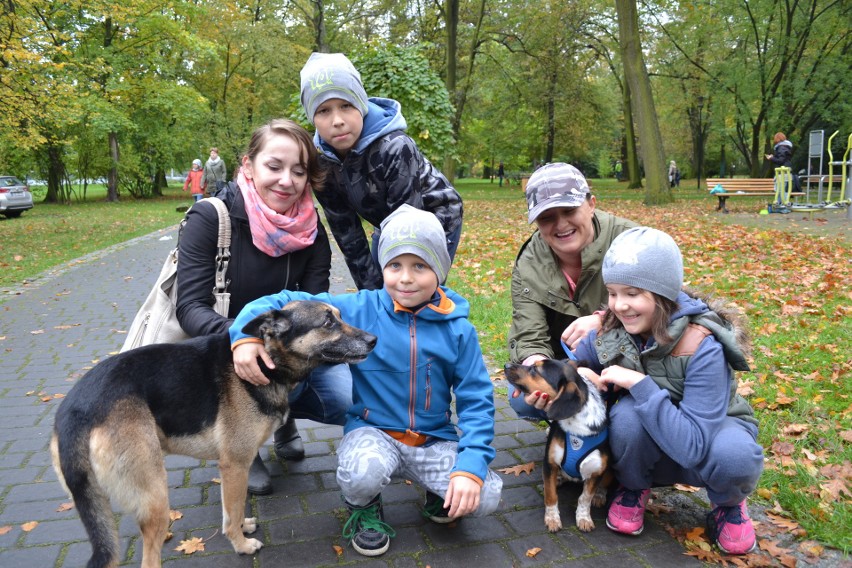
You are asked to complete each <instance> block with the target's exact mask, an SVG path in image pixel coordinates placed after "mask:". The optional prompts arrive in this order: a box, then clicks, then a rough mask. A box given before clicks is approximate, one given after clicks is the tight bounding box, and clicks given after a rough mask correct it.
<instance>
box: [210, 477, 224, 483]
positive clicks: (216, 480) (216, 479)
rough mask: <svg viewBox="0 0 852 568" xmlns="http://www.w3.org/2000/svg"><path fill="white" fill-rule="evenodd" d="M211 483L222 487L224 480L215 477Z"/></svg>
mask: <svg viewBox="0 0 852 568" xmlns="http://www.w3.org/2000/svg"><path fill="white" fill-rule="evenodd" d="M210 481H212V482H213V483H218V484H219V485H222V480H221V479H219V478H218V477H214V478H213V479H211V480H210Z"/></svg>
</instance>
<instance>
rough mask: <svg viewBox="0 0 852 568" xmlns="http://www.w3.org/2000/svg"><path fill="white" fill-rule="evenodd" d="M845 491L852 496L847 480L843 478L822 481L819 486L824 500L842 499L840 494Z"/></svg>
mask: <svg viewBox="0 0 852 568" xmlns="http://www.w3.org/2000/svg"><path fill="white" fill-rule="evenodd" d="M841 493H845V494H846V495H847V496H852V493H850V491H849V487H847V486H846V481H845V480H843V479H829V480H828V481H826V482H824V483H821V484H820V486H819V494H820V497H822V498H823V501H829V502H832V503H833V502H835V501H837V500H839V499H840V494H841Z"/></svg>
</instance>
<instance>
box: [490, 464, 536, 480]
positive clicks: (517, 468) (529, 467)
mask: <svg viewBox="0 0 852 568" xmlns="http://www.w3.org/2000/svg"><path fill="white" fill-rule="evenodd" d="M534 469H535V462H528V463H525V464H519V465H513V466H512V467H504V468H503V469H498V470H497V471H499V472H500V473H505V474H506V475H509V474H510V473H514V474H515V477H518V476H519V475H520V474H522V473H526V474H530V473H532V472H533V470H534Z"/></svg>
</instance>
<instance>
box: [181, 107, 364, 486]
mask: <svg viewBox="0 0 852 568" xmlns="http://www.w3.org/2000/svg"><path fill="white" fill-rule="evenodd" d="M321 183H322V172H321V170H320V168H319V164H318V163H317V153H316V148H314V145H313V143H312V141H311V136H310V134H308V132H307V131H306V130H305V129H304V128H302V127H301V126H299V125H298V124H296V123H294V122H292V121H290V120H281V119H277V120H272V121H270V122H269V123H268V124H265V125H264V126H261V127H260V128H258V129H256V130H255V131H254V133H253V134H252V137H251V140H250V142H249V145H248V149H247V150H246V153H245V155H244V156H243V158H242V163H241V165H240V169H239V172H238V174H237V179H236V182H231V183H227V184H225V185H224V186H223V188H222V190H221V191H219V192H218V193H216V195H215V197H218V198H220V199H222V201H224V202H225V205H226V206H227V207H228V210H229V216H230V220H231V249H230V251H231V258H230V262H229V264H228V269H227V273H226V275H225V277H226V279H227V280H229V281H230V283H229V285H228V292H229V293H230V294H231V303H230V307H229V313H228V317H224V316H220V315H219V314H218V313H216V311H215V310H214V309H213V302H214V297H213V289H214V286H215V273H216V253H217V246H216V242H217V239H218V235H219V220H218V215H217V212H216V209H215V208H214V207H213V205H210V204H209V203H206V202H201V203H199V204H197V205H195V206H193V207H192V208H191V209H190V210H189V212H187V215H186V225H185V226H184V228H183V231H182V233H181V235H180V239H179V241H178V243H179V245H178V246H179V255H178V267H177V273H178V282H180V286H179V287H178V298H177V317H178V321H179V322H180V325H181V327H182V328H183V329H184V331H186V332H187V333H188V334H189V335H190V336H193V337H195V336H198V335H206V334H211V333H226V332H227V331H228V328H229V327H230V326H231V323H232V322H233V318H234V317H235V316H236V315H237V314H238V313H239V312H240V310H242V308H243V307H244V306H245V305H246V304H248V303H249V302H251V301H253V300H256V299H257V298H260V297H262V296H265V295H267V294H272V293H274V292H280V291H281V290H282V289H283V290H304V291H306V292H310V293H314V294H317V293H320V292H327V291H328V289H329V275H330V270H331V248H330V245H329V240H328V236H327V234H326V231H325V228H324V227H323V225H322V223H321V222H320V220H319V217H318V215H317V211H316V209H315V207H314V202H313V196H312V190H313V188H315V187H318V186H319V185H320V184H321ZM255 365H257V364H256V363H255ZM257 372H258V373H260V372H261V371H260V369H259V367H257ZM351 391H352V376H351V374H350V373H349V368H348V366H347V365H331V366H322V367H319V368H318V369H316V370H315V371H314V372H313V374H312V375H311V376H310V377H309V379H308V380H307V381H306V382H304V383H302V384H301V385H300V386H299V387H298V388H297V389H296V390H295V391H293V392H292V393H291V395H290V407H291V412H290V418H289V419H288V420H287V423H286V424H284V425H283V426H281V428H279V429H278V430H276V431H275V434H274V438H273V440H274V445H273V448H274V451H275V454H276V455H277V456H278V457H279V458H281V459H287V460H300V459H302V458H304V456H305V448H304V444H303V443H302V440H301V437H300V436H299V431H298V429H297V428H296V423H295V419H296V418H308V419H311V420H315V421H317V422H323V423H325V424H340V425H342V424H343V422H344V419H345V415H346V410H347V409H348V408H349V406H350V405H351V404H352V392H351ZM271 491H272V480H271V478H270V475H269V472H268V471H267V469H266V466H265V464H264V463H263V460H262V459H261V457H260V455H258V456H257V458H255V460H254V463H253V464H252V467H251V471H250V472H249V492H250V493H253V494H256V495H264V494H267V493H270V492H271Z"/></svg>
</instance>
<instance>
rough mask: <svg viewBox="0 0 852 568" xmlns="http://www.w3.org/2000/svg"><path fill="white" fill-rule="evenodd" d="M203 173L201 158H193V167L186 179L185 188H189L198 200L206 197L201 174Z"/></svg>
mask: <svg viewBox="0 0 852 568" xmlns="http://www.w3.org/2000/svg"><path fill="white" fill-rule="evenodd" d="M203 175H204V172H203V171H202V169H201V160H198V159H196V160H192V169H191V170H190V171H189V173H188V174H187V176H186V181H185V182H183V190H184V191H186V190H187V189H189V190H190V193H192V197H193V198H195V200H196V201H199V200H200V199H201V198H203V197H204V190H203V189H201V176H203Z"/></svg>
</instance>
